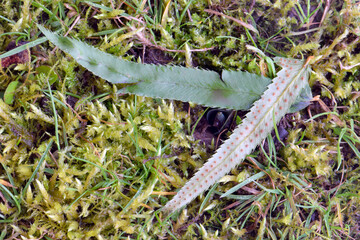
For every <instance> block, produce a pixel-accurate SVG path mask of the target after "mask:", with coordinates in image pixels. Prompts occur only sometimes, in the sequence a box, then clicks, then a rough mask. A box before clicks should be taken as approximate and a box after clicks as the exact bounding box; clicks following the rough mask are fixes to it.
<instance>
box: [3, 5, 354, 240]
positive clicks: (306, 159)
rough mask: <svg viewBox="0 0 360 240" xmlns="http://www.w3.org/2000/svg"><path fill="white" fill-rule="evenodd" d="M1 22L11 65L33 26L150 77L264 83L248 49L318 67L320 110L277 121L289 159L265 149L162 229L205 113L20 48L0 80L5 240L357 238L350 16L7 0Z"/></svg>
mask: <svg viewBox="0 0 360 240" xmlns="http://www.w3.org/2000/svg"><path fill="white" fill-rule="evenodd" d="M0 23H1V24H0V46H1V47H0V51H1V52H2V53H6V52H8V51H9V50H10V48H6V47H7V46H8V45H9V44H10V43H11V44H10V45H16V44H18V45H21V44H25V45H23V46H26V43H30V44H32V43H36V41H39V39H40V40H41V34H40V32H39V30H38V29H37V28H36V23H39V24H42V25H43V26H45V27H46V28H48V29H51V30H58V29H61V30H62V34H67V35H68V36H70V37H73V38H78V39H81V40H83V41H85V42H87V43H89V44H91V45H93V46H95V47H97V48H100V49H101V50H103V51H107V52H109V53H111V54H114V55H116V56H119V57H122V58H124V59H128V60H130V61H140V62H145V63H155V64H173V65H186V66H188V67H198V68H204V69H212V70H219V71H220V70H221V69H232V70H244V71H249V72H255V73H258V74H265V75H270V73H269V72H268V68H267V63H266V61H265V59H263V58H262V56H259V55H257V54H256V53H254V52H253V51H251V49H248V48H246V46H247V45H250V46H253V47H256V48H258V49H260V50H262V51H263V52H265V53H266V54H267V55H268V56H274V55H282V56H286V57H294V58H302V57H303V58H306V57H307V56H311V55H313V56H315V57H317V61H316V63H315V64H314V65H313V66H312V69H313V74H312V77H311V80H310V83H311V86H312V92H313V95H314V96H317V95H319V98H317V99H318V101H314V102H313V103H312V105H311V106H310V107H308V108H307V109H305V110H302V111H301V112H299V113H296V114H292V115H287V117H286V118H285V119H284V121H282V126H284V127H285V129H286V130H287V131H288V132H289V135H288V137H287V139H286V140H284V143H285V146H282V145H281V144H280V143H276V137H274V138H271V137H269V138H268V139H267V141H266V144H265V148H264V149H265V150H264V149H263V148H262V147H261V148H259V149H258V151H256V152H254V155H252V156H250V157H249V158H248V159H247V161H245V163H244V164H242V165H241V166H239V167H238V168H236V169H234V170H233V171H232V172H231V173H229V174H228V175H227V176H225V177H224V178H223V179H222V181H221V183H220V184H218V185H216V186H215V187H214V188H212V189H211V190H210V191H209V192H206V193H204V194H203V195H202V196H201V197H198V198H197V199H196V200H194V201H193V202H192V203H191V204H189V205H188V206H187V208H186V210H184V211H183V212H181V213H180V214H177V215H173V216H172V217H171V218H169V219H167V218H165V216H164V215H163V214H162V213H161V212H159V211H157V210H158V209H159V208H160V207H161V206H164V205H165V203H166V202H167V201H168V200H169V198H171V195H173V194H174V191H175V190H177V189H178V188H180V187H181V186H183V185H184V183H185V182H186V181H187V180H188V179H189V178H190V177H191V176H192V175H193V173H194V172H195V171H196V169H198V168H199V167H201V166H202V165H203V163H204V162H205V161H206V159H207V158H209V156H210V155H211V151H213V150H214V149H213V147H211V146H209V145H204V144H201V142H200V140H196V139H194V134H192V130H193V128H194V127H195V122H196V121H197V120H198V118H199V116H200V115H201V113H202V111H203V110H202V109H201V108H200V107H199V106H192V105H191V104H190V105H189V104H185V103H179V102H172V101H163V100H158V99H149V98H143V97H137V96H129V95H123V96H119V95H117V94H115V93H116V90H117V88H118V87H121V86H114V85H111V84H109V83H108V82H106V81H105V80H103V79H100V78H98V77H95V76H93V75H92V74H91V73H90V72H88V71H87V70H86V69H84V68H82V67H80V66H79V65H78V64H77V63H76V62H75V61H74V59H72V58H71V57H69V56H67V55H66V54H64V53H63V52H61V51H59V50H56V49H54V48H53V46H52V45H51V44H49V43H48V42H42V43H41V44H38V45H37V46H35V47H32V48H26V47H24V49H27V50H25V52H22V53H21V55H16V56H14V55H12V56H10V57H8V58H3V59H2V65H3V68H2V69H1V72H0V91H1V93H2V95H3V96H2V99H3V100H1V102H0V103H1V104H0V132H1V135H0V142H1V145H0V154H1V155H0V157H1V158H0V163H1V166H0V238H1V239H14V238H16V239H20V238H22V239H157V238H162V239H195V238H196V239H359V238H360V217H359V216H360V210H359V209H360V194H359V193H360V186H359V178H360V168H359V163H358V161H359V157H360V153H359V150H358V149H359V146H360V144H359V142H360V140H359V137H358V136H359V133H360V128H359V120H360V114H359V113H360V109H359V108H360V105H359V100H358V97H359V96H360V93H359V88H360V81H359V78H360V72H359V67H360V66H359V62H360V43H359V38H360V4H359V3H356V1H350V0H347V1H331V2H330V1H293V0H289V1H287V0H277V1H265V0H259V1H181V0H177V1H176V0H175V1H164V2H163V1H135V0H134V1H125V2H123V1H101V0H99V1H30V0H25V1H12V0H7V1H2V2H1V5H0ZM14 43H15V44H14ZM34 45H35V44H34ZM189 49H190V50H189ZM54 73H55V74H54ZM204 80H206V79H204ZM15 81H17V82H18V83H14V82H15ZM330 112H331V114H330ZM201 123H202V124H206V123H204V122H203V121H202V120H201ZM196 131H197V134H195V135H197V136H200V138H203V140H204V141H205V136H203V135H202V134H201V133H202V132H200V131H199V130H196ZM273 139H275V143H274V141H273ZM214 142H215V143H217V140H216V139H215V140H214ZM249 178H251V179H252V180H253V181H250V182H249V183H248V184H247V185H245V184H243V185H238V184H239V182H242V181H243V180H246V179H249ZM236 186H237V187H238V189H237V190H236V191H234V192H233V193H232V194H230V195H228V196H227V197H223V198H220V197H219V196H220V195H221V194H223V193H225V192H227V191H228V190H229V189H231V188H232V187H236Z"/></svg>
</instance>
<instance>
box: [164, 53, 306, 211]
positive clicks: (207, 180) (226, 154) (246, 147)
mask: <svg viewBox="0 0 360 240" xmlns="http://www.w3.org/2000/svg"><path fill="white" fill-rule="evenodd" d="M275 62H276V63H277V64H278V65H280V66H282V67H283V69H282V70H281V71H280V72H279V73H278V74H277V77H276V78H274V79H273V82H272V83H271V84H270V85H269V87H268V89H267V90H266V91H265V92H264V94H263V95H262V97H261V99H260V100H258V101H256V102H255V103H254V105H253V107H252V108H251V110H250V112H249V113H248V114H247V115H246V118H245V119H244V121H243V123H242V124H240V125H239V126H238V127H237V128H236V129H235V130H234V132H233V134H232V135H231V136H230V138H229V139H228V140H226V141H225V142H224V144H222V145H221V147H220V148H219V149H218V150H217V152H216V153H215V154H214V155H213V156H212V157H211V158H210V159H209V160H208V162H207V163H206V164H205V165H204V166H203V167H202V168H201V169H200V170H199V171H198V172H197V173H196V174H195V175H194V177H192V178H191V179H190V180H189V181H188V182H187V183H186V184H185V186H184V187H183V188H182V189H181V190H180V191H179V192H178V193H177V194H176V196H175V197H174V198H173V199H172V200H171V201H170V202H168V203H167V204H166V206H165V207H164V209H163V210H164V211H166V212H174V211H176V210H178V209H180V208H181V207H183V206H185V205H186V204H188V203H189V202H190V201H192V199H194V198H195V197H196V196H198V195H199V194H201V193H202V192H203V191H205V190H206V189H208V188H209V187H210V186H211V185H213V184H214V183H215V182H216V181H218V180H219V179H220V178H221V177H223V176H224V175H225V174H226V173H228V172H229V171H230V170H231V169H232V168H234V167H235V166H236V165H238V164H240V163H241V162H242V161H243V159H244V158H245V157H246V155H248V154H250V153H251V152H252V151H253V149H254V148H255V147H256V146H257V145H258V144H260V142H261V141H262V140H263V139H264V138H265V137H266V136H267V135H268V134H269V133H270V132H271V131H272V129H273V122H274V121H275V122H278V121H279V120H280V118H281V117H283V116H284V115H285V114H286V113H287V112H288V111H289V109H290V106H291V104H292V103H294V101H295V99H296V97H297V96H298V94H299V93H300V91H301V89H302V88H303V87H305V86H306V85H307V84H308V81H307V80H308V78H309V74H310V71H311V69H310V67H309V66H307V65H306V64H305V62H304V61H300V60H294V59H284V58H275ZM304 64H305V65H304Z"/></svg>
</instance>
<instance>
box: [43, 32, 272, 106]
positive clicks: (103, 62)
mask: <svg viewBox="0 0 360 240" xmlns="http://www.w3.org/2000/svg"><path fill="white" fill-rule="evenodd" d="M38 27H39V29H40V30H41V31H42V32H43V33H44V34H45V36H46V37H47V38H48V39H49V40H50V41H51V42H52V43H53V44H55V45H56V46H57V47H59V48H60V49H61V50H63V51H65V52H67V53H68V54H70V55H71V56H72V57H73V58H74V59H75V60H76V61H77V62H78V63H79V64H81V65H82V66H83V67H85V68H87V69H88V70H90V71H91V72H93V73H94V74H95V75H97V76H99V77H101V78H103V79H105V80H107V81H109V82H111V83H135V84H134V85H131V86H128V87H125V88H123V89H121V90H120V91H119V93H131V94H137V95H141V96H147V97H153V98H163V99H173V100H180V101H184V102H193V103H197V104H200V105H204V106H209V107H220V108H230V109H236V110H247V109H249V107H250V106H251V104H252V103H253V102H254V101H256V100H257V99H259V98H260V96H261V94H262V93H263V92H264V91H265V89H266V86H267V85H268V84H269V83H270V81H271V80H270V79H269V78H266V77H263V76H258V75H256V74H251V73H247V72H229V71H224V72H223V74H222V79H221V78H220V75H219V74H218V73H217V72H214V71H207V70H202V69H192V68H185V67H179V66H161V65H151V64H140V63H135V62H130V61H126V60H122V59H119V58H116V57H115V56H112V55H110V54H107V53H105V52H102V51H100V50H98V49H96V48H94V47H92V46H89V45H87V44H85V43H83V42H81V41H78V40H75V39H71V38H67V37H63V36H59V35H57V34H55V33H52V32H50V31H48V30H46V29H45V28H44V27H42V26H40V25H38Z"/></svg>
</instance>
